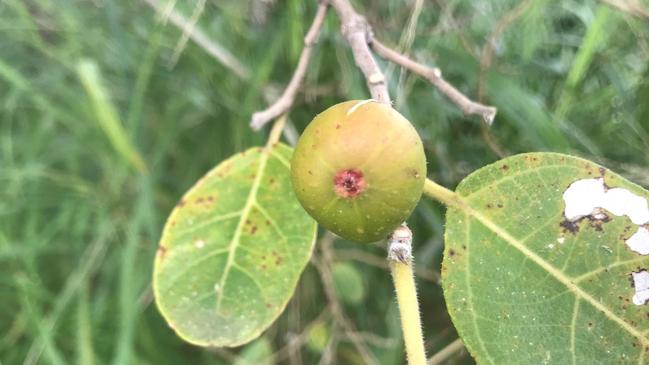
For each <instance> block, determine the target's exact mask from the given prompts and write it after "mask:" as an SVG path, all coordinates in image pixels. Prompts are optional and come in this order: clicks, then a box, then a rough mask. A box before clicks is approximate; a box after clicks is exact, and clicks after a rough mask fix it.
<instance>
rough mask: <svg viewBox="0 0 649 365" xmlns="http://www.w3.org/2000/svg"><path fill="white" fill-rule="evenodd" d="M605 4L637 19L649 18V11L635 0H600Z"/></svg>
mask: <svg viewBox="0 0 649 365" xmlns="http://www.w3.org/2000/svg"><path fill="white" fill-rule="evenodd" d="M602 2H604V3H605V4H607V5H609V6H611V7H614V8H616V9H618V10H620V11H623V12H625V13H627V14H629V15H633V16H635V17H638V18H649V10H647V8H645V6H644V5H643V4H642V3H641V2H640V1H637V0H602Z"/></svg>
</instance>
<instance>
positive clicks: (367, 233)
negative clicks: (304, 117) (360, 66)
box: [291, 100, 426, 242]
mask: <svg viewBox="0 0 649 365" xmlns="http://www.w3.org/2000/svg"><path fill="white" fill-rule="evenodd" d="M291 175H292V176H291V178H292V182H293V188H294V190H295V193H296V195H297V198H298V200H299V201H300V203H301V204H302V206H303V207H304V209H305V210H306V211H307V212H308V213H309V214H310V215H311V216H312V217H313V218H314V219H315V220H316V221H318V223H320V224H321V225H322V226H323V227H325V228H327V229H328V230H330V231H332V232H334V233H336V234H337V235H339V236H340V237H342V238H344V239H347V240H350V241H355V242H374V241H378V240H380V239H383V238H385V237H386V236H387V235H389V234H390V233H391V232H392V231H393V230H394V229H395V228H397V227H398V226H399V225H400V224H401V223H402V222H403V221H404V220H405V219H406V218H408V216H409V215H410V214H411V213H412V210H413V209H414V208H415V206H416V205H417V202H418V201H419V198H420V197H421V193H422V190H423V187H424V180H425V179H426V156H425V155H424V149H423V145H422V142H421V139H420V138H419V135H418V134H417V131H416V130H415V128H414V127H413V126H412V125H411V124H410V122H409V121H408V120H407V119H406V118H404V117H403V116H402V115H401V114H399V113H398V112H397V111H396V110H394V109H392V108H391V107H390V106H388V105H384V104H381V103H378V102H376V101H374V100H352V101H347V102H344V103H340V104H336V105H334V106H332V107H330V108H329V109H327V110H325V111H324V112H322V113H320V114H318V115H317V116H316V117H315V118H314V119H313V121H312V122H311V123H310V124H309V125H308V126H307V128H306V129H305V130H304V133H303V134H302V136H301V137H300V139H299V141H298V143H297V146H296V147H295V152H294V153H293V159H292V161H291Z"/></svg>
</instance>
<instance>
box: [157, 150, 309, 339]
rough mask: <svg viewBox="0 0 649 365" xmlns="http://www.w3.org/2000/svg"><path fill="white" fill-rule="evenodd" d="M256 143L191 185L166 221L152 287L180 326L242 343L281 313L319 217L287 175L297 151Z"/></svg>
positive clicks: (184, 332) (189, 333) (186, 335)
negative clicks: (301, 200)
mask: <svg viewBox="0 0 649 365" xmlns="http://www.w3.org/2000/svg"><path fill="white" fill-rule="evenodd" d="M269 148H270V149H269V150H266V149H263V148H252V149H249V150H247V151H245V152H243V153H240V154H238V155H236V156H234V157H232V158H230V159H228V160H226V161H224V162H222V163H221V164H219V165H218V166H217V167H216V168H214V169H213V170H212V171H210V172H208V173H207V175H205V177H203V178H202V179H200V180H199V181H198V183H197V184H196V185H195V186H194V187H193V188H191V189H190V190H189V191H188V192H187V193H186V194H185V196H184V197H183V198H182V199H181V201H180V203H178V205H177V206H176V208H175V209H174V210H173V212H172V213H171V215H170V217H169V219H168V220H167V223H166V225H165V228H164V231H163V234H162V239H161V241H160V248H159V249H158V254H157V257H156V260H155V270H154V281H153V287H154V293H155V298H156V302H157V304H158V308H159V309H160V312H161V313H162V315H163V316H164V318H165V319H166V320H167V322H168V324H169V325H170V326H171V327H172V328H173V329H174V330H175V331H176V333H177V334H178V335H179V336H180V337H181V338H183V339H184V340H186V341H189V342H191V343H194V344H197V345H202V346H237V345H241V344H244V343H247V342H249V341H251V340H253V339H254V338H256V337H258V336H259V335H260V334H261V332H262V331H263V330H265V329H266V328H267V327H268V326H270V324H271V323H272V322H273V321H274V320H275V319H276V318H277V317H278V316H279V315H280V314H281V313H282V311H283V310H284V308H285V307H286V304H287V302H288V300H289V299H290V298H291V296H292V294H293V291H294V290H295V286H296V284H297V281H298V279H299V277H300V274H301V273H302V270H303V269H304V267H305V266H306V264H307V262H308V260H309V258H310V256H311V252H312V249H313V244H314V242H315V236H316V223H315V221H313V220H312V219H311V218H310V217H309V216H308V215H307V213H306V212H305V211H304V210H303V209H302V207H301V206H300V204H299V203H298V201H297V199H296V198H295V196H294V194H293V189H292V187H291V182H290V179H289V161H290V158H291V154H292V150H291V149H290V148H289V147H287V146H285V145H282V144H275V145H273V147H269Z"/></svg>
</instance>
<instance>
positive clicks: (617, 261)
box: [442, 153, 649, 364]
mask: <svg viewBox="0 0 649 365" xmlns="http://www.w3.org/2000/svg"><path fill="white" fill-rule="evenodd" d="M456 192H457V194H458V198H457V199H458V202H457V204H453V205H452V206H451V207H450V208H449V211H448V213H447V218H446V248H445V252H444V262H443V267H442V275H443V286H444V295H445V297H446V301H447V305H448V308H449V312H450V314H451V317H452V319H453V322H454V324H455V326H456V327H457V329H458V331H459V334H460V335H461V337H462V339H463V340H464V342H465V344H466V346H467V348H468V349H469V350H470V352H471V354H472V355H473V356H474V357H475V359H476V360H477V362H478V363H480V364H595V363H606V364H612V363H616V364H617V363H622V364H642V363H644V362H645V361H648V360H649V354H647V352H648V351H649V337H648V336H647V334H648V332H649V305H646V304H645V302H646V300H647V299H649V280H648V279H649V274H647V272H646V271H643V270H644V269H647V268H649V256H645V255H646V254H647V253H649V252H645V251H644V250H646V249H647V248H649V231H646V229H645V227H644V226H646V225H647V223H649V222H648V221H649V210H648V208H647V198H648V197H649V194H648V193H647V191H645V190H644V189H642V188H640V187H639V186H637V185H634V184H632V183H630V182H628V181H627V180H625V179H624V178H622V177H620V176H619V175H616V174H615V173H612V172H610V171H609V170H606V169H604V168H603V167H600V166H598V165H596V164H594V163H592V162H589V161H586V160H583V159H580V158H576V157H571V156H566V155H560V154H554V153H532V154H523V155H517V156H513V157H510V158H507V159H504V160H501V161H499V162H497V163H494V164H492V165H489V166H486V167H484V168H482V169H479V170H478V171H476V172H474V173H473V174H471V175H469V176H468V177H467V178H465V179H464V180H463V181H462V182H461V183H460V185H459V186H458V188H457V191H456ZM634 285H635V286H634Z"/></svg>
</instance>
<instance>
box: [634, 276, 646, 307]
mask: <svg viewBox="0 0 649 365" xmlns="http://www.w3.org/2000/svg"><path fill="white" fill-rule="evenodd" d="M631 275H632V277H633V287H634V288H635V294H634V295H633V304H635V305H644V304H645V303H646V302H647V301H648V300H649V272H647V270H640V271H638V272H632V273H631Z"/></svg>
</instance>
